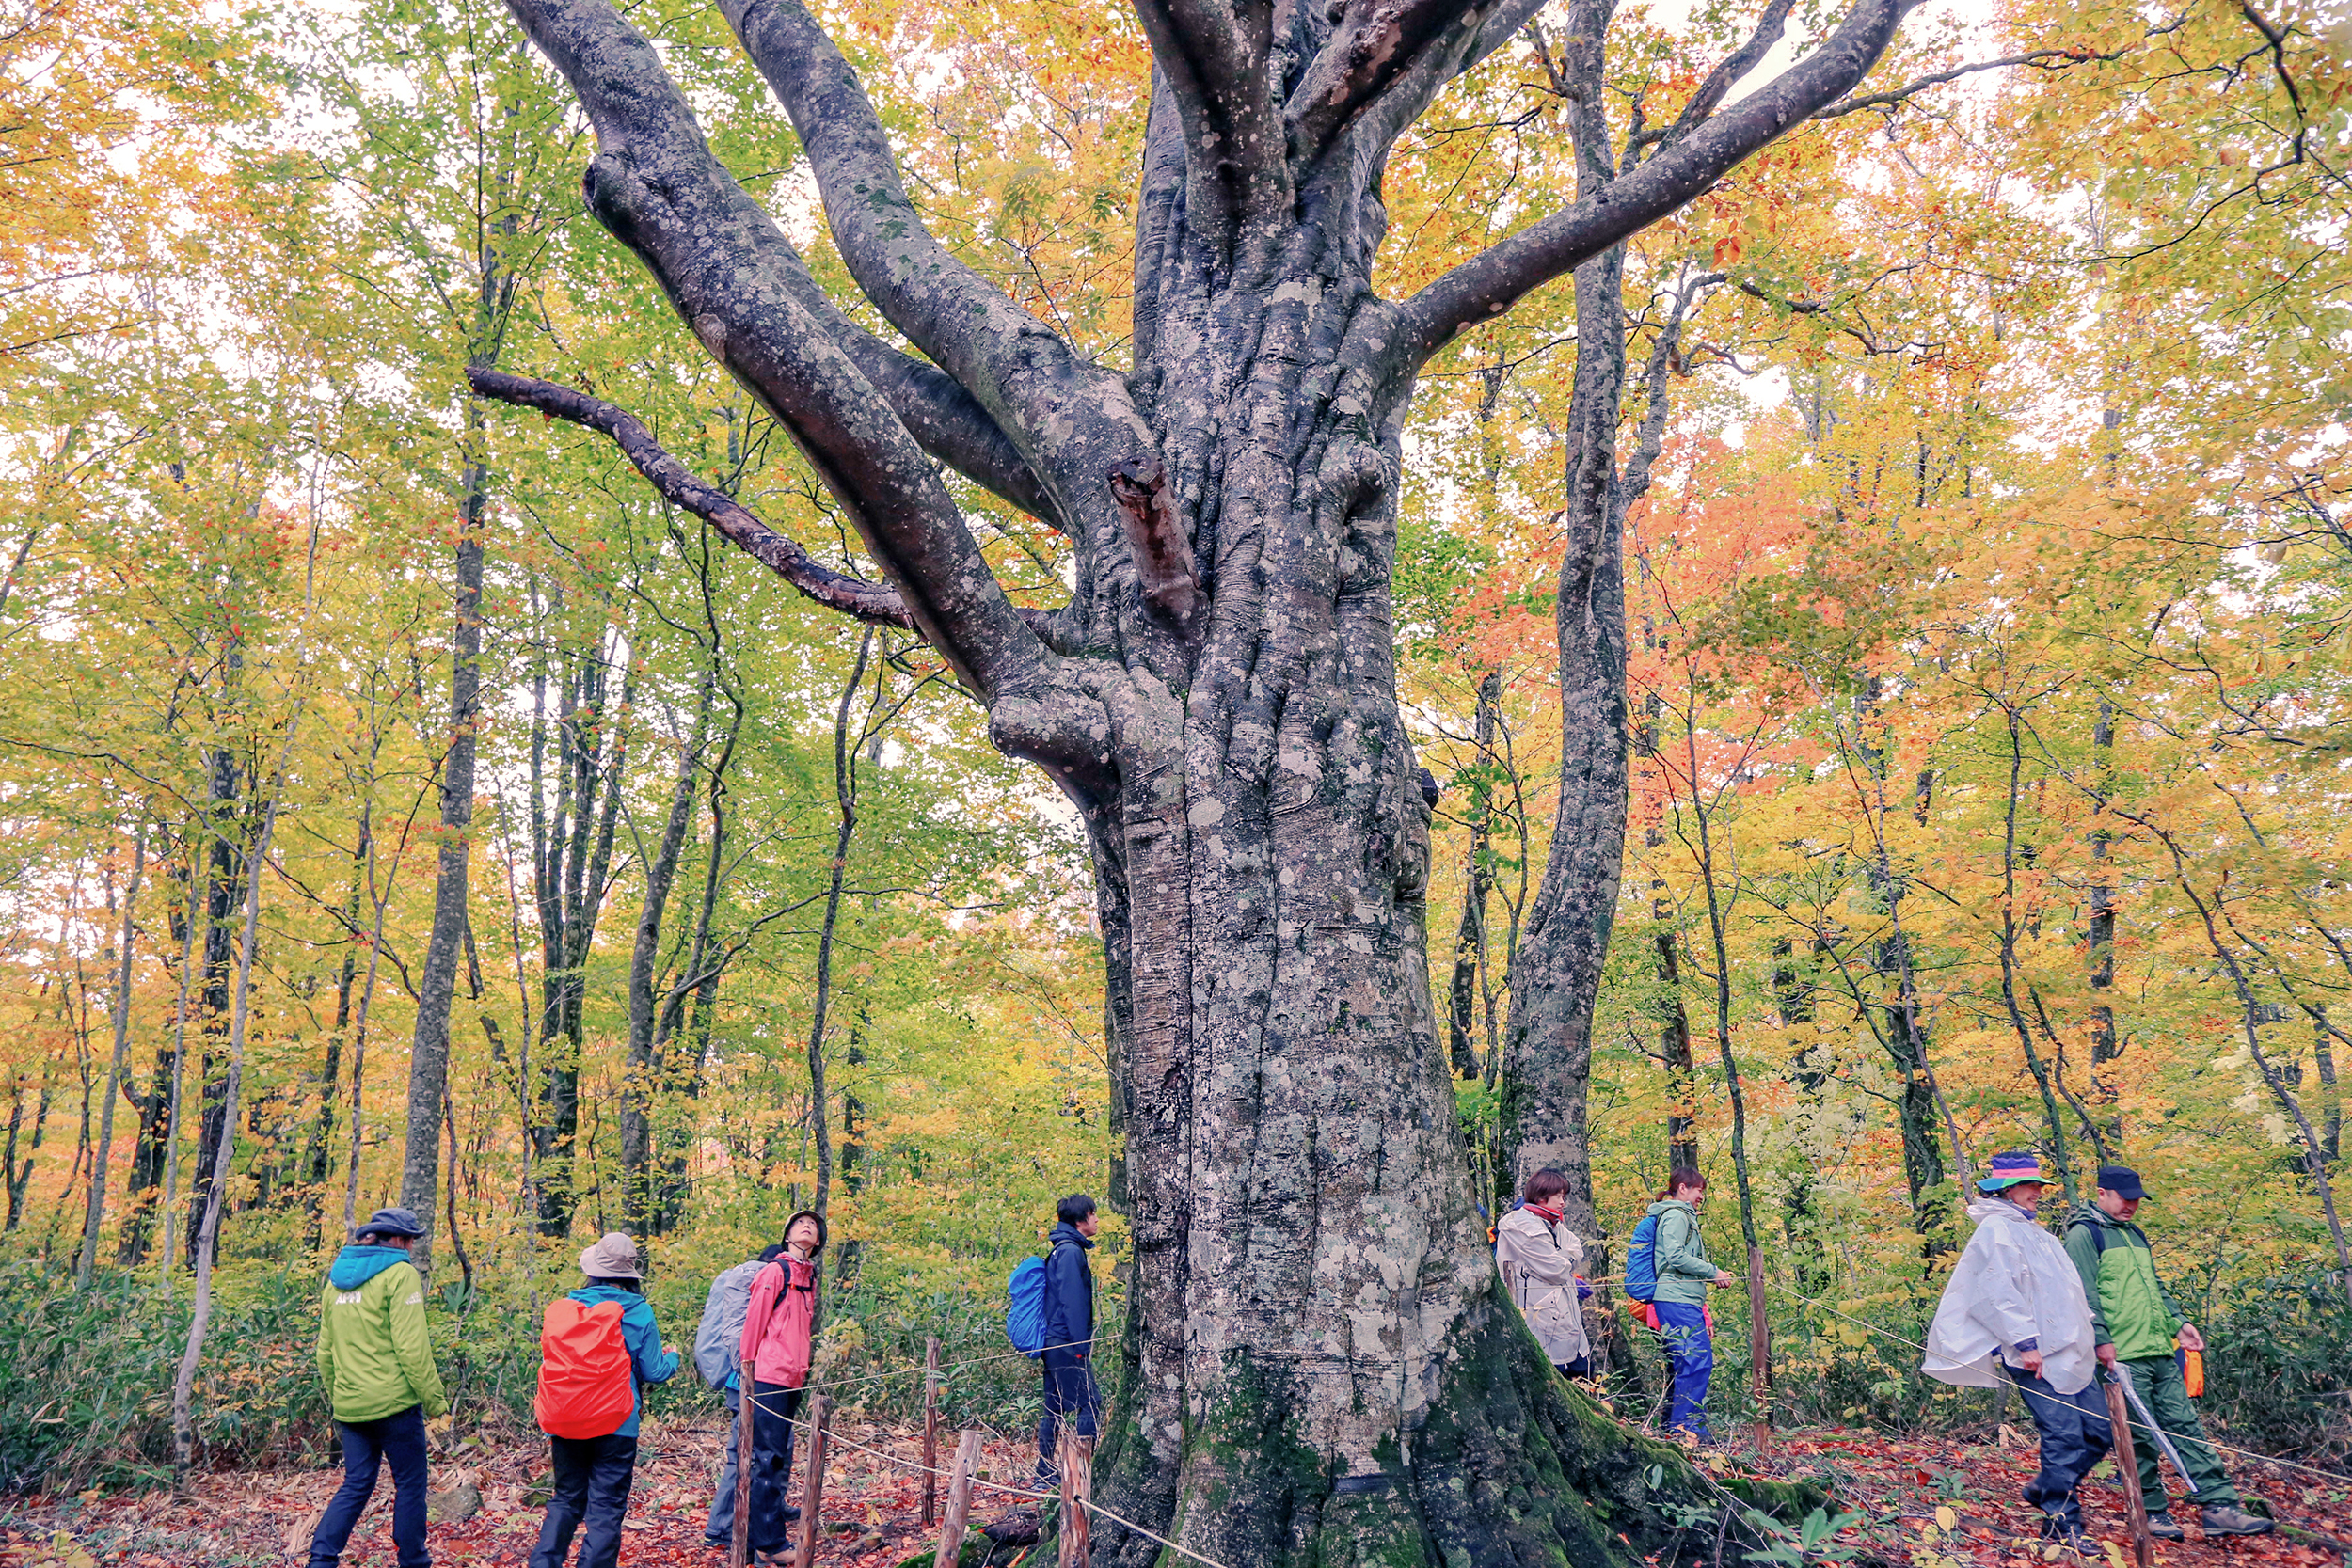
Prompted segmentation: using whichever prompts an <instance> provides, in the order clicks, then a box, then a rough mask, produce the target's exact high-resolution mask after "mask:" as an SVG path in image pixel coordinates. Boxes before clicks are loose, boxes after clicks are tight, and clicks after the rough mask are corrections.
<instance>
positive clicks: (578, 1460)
mask: <svg viewBox="0 0 2352 1568" xmlns="http://www.w3.org/2000/svg"><path fill="white" fill-rule="evenodd" d="M580 1273H582V1274H584V1275H587V1276H588V1283H587V1284H585V1285H583V1286H581V1287H580V1289H579V1290H577V1291H572V1292H571V1298H572V1300H574V1301H576V1302H578V1303H580V1305H581V1306H582V1307H597V1306H601V1305H602V1304H603V1303H605V1302H608V1301H617V1302H619V1303H620V1304H621V1343H622V1344H623V1345H624V1346H626V1347H627V1348H628V1365H629V1373H630V1378H629V1407H628V1420H626V1421H623V1422H622V1423H621V1424H620V1426H619V1428H618V1429H617V1430H615V1431H613V1432H612V1433H609V1434H607V1435H606V1436H603V1437H556V1436H553V1435H550V1436H549V1437H548V1444H549V1445H550V1446H551V1447H552V1449H553V1450H554V1463H553V1466H552V1468H553V1470H554V1481H555V1495H554V1496H553V1497H549V1498H548V1517H547V1522H546V1523H545V1524H543V1525H541V1526H540V1527H539V1544H538V1546H537V1547H536V1548H535V1549H534V1550H533V1551H532V1554H531V1568H564V1561H565V1560H566V1559H567V1558H569V1557H570V1555H571V1548H572V1535H573V1532H574V1531H576V1530H578V1529H579V1528H580V1523H581V1521H582V1520H583V1519H584V1520H585V1521H586V1522H587V1526H588V1530H587V1534H586V1535H585V1536H584V1537H583V1538H582V1540H581V1541H580V1568H612V1565H613V1564H614V1563H616V1562H618V1561H619V1560H620V1559H621V1521H622V1519H623V1518H624V1517H625V1516H626V1515H627V1514H628V1488H629V1482H630V1481H633V1480H635V1479H636V1475H637V1418H638V1417H639V1416H640V1415H642V1414H643V1413H644V1407H645V1400H644V1394H643V1393H642V1392H641V1391H640V1390H639V1386H640V1385H642V1384H647V1383H667V1382H669V1381H670V1378H671V1376H672V1374H674V1373H675V1372H676V1370H677V1368H678V1354H677V1352H675V1351H674V1350H663V1349H662V1348H661V1330H660V1326H659V1325H658V1324H656V1323H654V1321H653V1308H652V1307H650V1306H648V1305H647V1304H646V1301H645V1296H644V1274H643V1273H642V1272H640V1270H639V1269H638V1266H637V1243H635V1242H633V1241H630V1240H629V1239H628V1237H627V1236H624V1235H621V1234H620V1233H618V1232H617V1231H616V1232H614V1233H613V1234H612V1235H609V1236H606V1237H604V1238H602V1239H601V1240H599V1241H598V1242H597V1243H596V1244H595V1245H594V1246H592V1247H590V1248H588V1250H587V1251H585V1252H583V1253H581V1254H580Z"/></svg>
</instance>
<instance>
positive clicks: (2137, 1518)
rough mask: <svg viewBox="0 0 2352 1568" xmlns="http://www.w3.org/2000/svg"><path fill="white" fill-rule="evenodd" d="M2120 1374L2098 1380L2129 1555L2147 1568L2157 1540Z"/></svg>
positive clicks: (2154, 1551)
mask: <svg viewBox="0 0 2352 1568" xmlns="http://www.w3.org/2000/svg"><path fill="white" fill-rule="evenodd" d="M2122 1376H2123V1374H2122V1372H2109V1373H2106V1374H2105V1375H2103V1376H2101V1377H2100V1379H2099V1382H2100V1385H2101V1386H2103V1387H2105V1388H2106V1394H2107V1425H2108V1427H2109V1428H2111V1429H2112V1430H2113V1432H2114V1433H2115V1472H2116V1474H2117V1475H2119V1476H2121V1477H2122V1480H2123V1515H2124V1517H2125V1518H2127V1519H2129V1520H2130V1521H2131V1525H2132V1556H2133V1557H2134V1558H2135V1559H2136V1560H2137V1561H2138V1563H2139V1568H2148V1564H2149V1562H2150V1560H2152V1559H2153V1558H2154V1556H2155V1553H2156V1542H2155V1538H2154V1537H2153V1536H2152V1535H2150V1534H2149V1533H2148V1505H2147V1500H2146V1499H2145V1498H2143V1497H2140V1495H2139V1461H2138V1459H2137V1456H2135V1455H2134V1454H2133V1452H2132V1413H2131V1411H2130V1410H2129V1409H2128V1408H2126V1407H2125V1405H2124V1403H2123V1385H2122V1381H2121V1380H2122ZM2032 1397H2033V1396H2032V1395H2031V1394H2030V1393H2028V1394H2027V1395H2026V1398H2028V1399H2031V1398H2032Z"/></svg>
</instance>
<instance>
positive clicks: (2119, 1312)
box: [2066, 1203, 2184, 1361]
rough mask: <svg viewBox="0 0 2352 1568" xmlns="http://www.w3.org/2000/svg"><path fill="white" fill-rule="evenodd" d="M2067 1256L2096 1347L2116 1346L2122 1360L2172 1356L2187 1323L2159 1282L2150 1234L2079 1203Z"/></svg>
mask: <svg viewBox="0 0 2352 1568" xmlns="http://www.w3.org/2000/svg"><path fill="white" fill-rule="evenodd" d="M2066 1255H2067V1256H2068V1257H2069V1258H2072V1259H2074V1271H2075V1272H2076V1273H2077V1274H2079V1275H2082V1276H2083V1294H2084V1295H2085V1296H2086V1297H2088V1298H2089V1299H2090V1326H2091V1330H2092V1332H2093V1333H2094V1334H2095V1335H2096V1337H2097V1338H2096V1340H2095V1342H2096V1343H2098V1344H2102V1345H2107V1344H2111V1345H2113V1346H2114V1347H2115V1354H2116V1357H2117V1358H2118V1359H2119V1360H2123V1361H2141V1360H2145V1359H2147V1358H2148V1357H2150V1356H2153V1355H2170V1354H2172V1337H2173V1336H2174V1335H2176V1334H2178V1333H2179V1332H2180V1331H2181V1323H2183V1321H2184V1320H2183V1319H2182V1317H2181V1309H2180V1308H2179V1307H2175V1306H2173V1305H2172V1297H2171V1296H2170V1294H2169V1293H2168V1292H2167V1291H2166V1290H2165V1288H2164V1281H2163V1280H2161V1279H2158V1278H2157V1277H2156V1255H2155V1252H2154V1250H2153V1248H2151V1247H2150V1246H2149V1245H2148V1235H2147V1232H2145V1231H2143V1230H2141V1229H2140V1228H2139V1227H2137V1226H2136V1225H2134V1224H2132V1223H2131V1222H2130V1221H2129V1220H2119V1219H2114V1218H2111V1217H2109V1215H2108V1214H2107V1212H2106V1210H2104V1209H2101V1208H2099V1207H2098V1206H2097V1205H2095V1204H2090V1203H2078V1204H2076V1205H2075V1206H2074V1218H2073V1219H2072V1220H2071V1221H2070V1222H2068V1224H2067V1227H2066Z"/></svg>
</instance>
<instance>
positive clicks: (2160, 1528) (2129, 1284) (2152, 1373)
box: [2066, 1165, 2274, 1541]
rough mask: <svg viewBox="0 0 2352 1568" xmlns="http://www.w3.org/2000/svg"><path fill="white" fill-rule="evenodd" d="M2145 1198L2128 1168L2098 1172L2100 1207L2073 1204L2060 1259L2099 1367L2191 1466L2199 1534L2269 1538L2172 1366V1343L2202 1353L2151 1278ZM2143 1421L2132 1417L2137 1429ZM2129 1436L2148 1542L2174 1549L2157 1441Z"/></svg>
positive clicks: (2177, 1532) (2200, 1342)
mask: <svg viewBox="0 0 2352 1568" xmlns="http://www.w3.org/2000/svg"><path fill="white" fill-rule="evenodd" d="M2146 1196H2148V1195H2147V1190H2146V1189H2145V1188H2144V1187H2142V1186H2141V1185H2140V1180H2139V1173H2138V1172H2137V1171H2136V1170H2133V1169H2132V1168H2131V1167H2130V1166H2128V1165H2101V1166H2100V1167H2099V1191H2098V1196H2097V1199H2096V1201H2094V1202H2091V1203H2082V1204H2077V1205H2075V1207H2074V1217H2073V1219H2072V1220H2071V1221H2070V1222H2069V1223H2068V1225H2067V1227H2066V1255H2067V1256H2068V1257H2070V1258H2072V1259H2074V1270H2075V1272H2076V1273H2077V1274H2079V1275H2082V1280H2083V1294H2084V1296H2086V1297H2087V1298H2089V1300H2090V1326H2091V1332H2092V1335H2093V1338H2094V1342H2095V1343H2096V1345H2097V1347H2098V1356H2099V1364H2100V1365H2101V1366H2103V1367H2105V1368H2106V1369H2107V1370H2110V1371H2114V1372H2119V1373H2121V1374H2122V1376H2124V1377H2127V1378H2129V1379H2130V1380H2131V1385H2132V1388H2133V1389H2134V1391H2136V1392H2137V1394H2138V1395H2139V1402H2140V1403H2141V1404H2144V1405H2146V1406H2147V1407H2148V1412H2149V1414H2151V1415H2153V1416H2154V1417H2155V1418H2156V1424H2157V1426H2159V1427H2161V1428H2162V1429H2163V1431H2164V1434H2165V1435H2166V1436H2167V1437H2169V1438H2170V1439H2171V1440H2172V1446H2173V1447H2174V1448H2175V1449H2178V1450H2179V1453H2180V1458H2181V1462H2182V1463H2183V1464H2184V1465H2186V1466H2187V1467H2188V1477H2187V1479H2188V1481H2190V1482H2191V1484H2193V1485H2194V1486H2195V1487H2196V1488H2197V1502H2198V1505H2199V1507H2200V1508H2201V1510H2202V1513H2203V1519H2202V1523H2203V1525H2204V1528H2205V1533H2206V1534H2207V1535H2262V1534H2265V1533H2266V1532H2267V1531H2269V1530H2270V1529H2272V1528H2274V1527H2273V1525H2272V1524H2271V1522H2270V1521H2269V1520H2268V1519H2265V1518H2264V1517H2263V1516H2262V1515H2261V1514H2259V1513H2248V1512H2246V1510H2245V1508H2244V1507H2242V1506H2241V1499H2240V1497H2238V1490H2237V1488H2236V1487H2235V1486H2233V1485H2232V1484H2231V1481H2230V1472H2229V1471H2227V1470H2225V1469H2223V1468H2222V1467H2221V1462H2220V1461H2219V1460H2218V1459H2216V1458H2215V1457H2214V1452H2213V1449H2211V1448H2209V1447H2207V1446H2206V1443H2205V1430H2204V1427H2203V1425H2202V1424H2201V1422H2200V1421H2199V1420H2198V1419H2197V1407H2196V1406H2195V1405H2193V1404H2191V1403H2190V1402H2189V1400H2188V1388H2187V1386H2186V1385H2185V1384H2184V1383H2183V1382H2182V1381H2181V1367H2180V1363H2179V1362H2178V1361H2176V1360H2175V1359H2173V1355H2172V1346H2173V1341H2174V1340H2175V1339H2176V1338H2177V1339H2178V1340H2179V1341H2180V1344H2181V1346H2182V1348H2183V1349H2185V1350H2193V1351H2202V1350H2203V1349H2204V1348H2205V1340H2204V1337H2203V1336H2202V1335H2201V1334H2199V1333H2198V1332H2197V1326H2196V1325H2195V1324H2194V1323H2188V1322H2186V1321H2185V1320H2184V1319H2183V1317H2182V1315H2181V1310H2180V1308H2179V1307H2175V1306H2174V1305H2173V1304H2172V1297H2171V1294H2170V1293H2169V1291H2166V1290H2165V1288H2164V1281H2163V1280H2161V1279H2159V1278H2158V1277H2156V1261H2155V1252H2154V1249H2153V1248H2152V1247H2150V1246H2149V1244H2148V1235H2147V1232H2145V1231H2143V1230H2141V1229H2140V1228H2139V1227H2138V1226H2137V1225H2134V1224H2133V1223H2132V1216H2133V1215H2134V1214H2136V1213H2137V1212H2139V1205H2140V1202H2141V1200H2142V1199H2144V1198H2145V1197H2146ZM2140 1419H2141V1418H2139V1417H2138V1416H2137V1415H2135V1417H2134V1419H2133V1426H2134V1428H2135V1429H2137V1427H2138V1425H2139V1422H2140ZM2133 1435H2134V1436H2135V1437H2136V1438H2137V1442H2136V1443H2134V1445H2133V1454H2134V1457H2135V1458H2137V1460H2138V1461H2139V1491H2140V1495H2141V1496H2142V1497H2145V1498H2147V1500H2148V1509H2149V1513H2148V1530H2149V1533H2150V1534H2152V1535H2153V1536H2155V1537H2157V1538H2158V1539H2159V1540H2164V1541H2178V1540H2180V1539H2182V1530H2181V1527H2180V1525H2179V1524H2178V1523H2176V1522H2175V1521H2174V1519H2173V1517H2172V1513H2171V1510H2170V1509H2169V1507H2168V1506H2167V1504H2166V1499H2165V1495H2164V1472H2163V1471H2162V1470H2161V1469H2159V1468H2158V1467H2157V1464H2156V1460H2157V1444H2156V1441H2155V1436H2154V1434H2153V1433H2147V1432H2141V1431H2137V1430H2135V1432H2134V1433H2133Z"/></svg>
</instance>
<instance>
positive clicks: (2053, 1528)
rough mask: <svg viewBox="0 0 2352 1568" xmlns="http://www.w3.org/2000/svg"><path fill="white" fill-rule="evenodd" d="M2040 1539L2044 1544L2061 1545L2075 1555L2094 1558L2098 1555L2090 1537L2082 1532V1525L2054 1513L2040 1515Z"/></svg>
mask: <svg viewBox="0 0 2352 1568" xmlns="http://www.w3.org/2000/svg"><path fill="white" fill-rule="evenodd" d="M2042 1541H2043V1543H2044V1544H2048V1545H2052V1546H2063V1547H2064V1548H2066V1549H2067V1550H2068V1551H2070V1552H2073V1553H2074V1555H2075V1556H2077V1557H2082V1558H2095V1557H2097V1556H2099V1555H2100V1554H2099V1550H2098V1548H2097V1547H2096V1546H2095V1545H2094V1544H2092V1543H2091V1540H2090V1537H2089V1536H2087V1535H2085V1534H2083V1528H2082V1526H2080V1525H2078V1524H2075V1523H2074V1522H2073V1521H2071V1520H2068V1519H2064V1518H2061V1517H2059V1516H2058V1514H2055V1513H2045V1514H2043V1515H2042Z"/></svg>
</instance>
